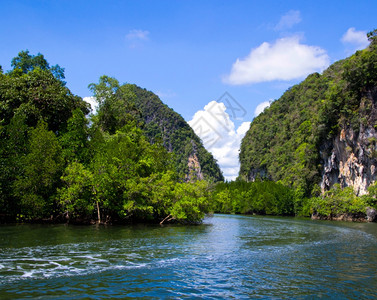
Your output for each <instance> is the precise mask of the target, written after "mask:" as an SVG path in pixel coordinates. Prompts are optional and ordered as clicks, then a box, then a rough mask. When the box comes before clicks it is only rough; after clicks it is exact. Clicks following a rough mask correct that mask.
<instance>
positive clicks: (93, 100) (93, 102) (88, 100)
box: [82, 97, 98, 114]
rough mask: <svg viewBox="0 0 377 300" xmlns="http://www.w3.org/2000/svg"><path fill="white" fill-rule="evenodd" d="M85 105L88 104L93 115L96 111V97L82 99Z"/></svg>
mask: <svg viewBox="0 0 377 300" xmlns="http://www.w3.org/2000/svg"><path fill="white" fill-rule="evenodd" d="M82 100H84V101H85V102H86V103H89V104H90V107H91V108H92V113H93V114H95V113H96V112H97V109H98V103H97V100H96V97H84V98H82Z"/></svg>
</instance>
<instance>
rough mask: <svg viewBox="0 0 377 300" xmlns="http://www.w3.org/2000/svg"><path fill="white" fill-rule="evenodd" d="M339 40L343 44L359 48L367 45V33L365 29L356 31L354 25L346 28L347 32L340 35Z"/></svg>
mask: <svg viewBox="0 0 377 300" xmlns="http://www.w3.org/2000/svg"><path fill="white" fill-rule="evenodd" d="M341 41H342V42H343V43H344V44H351V45H353V46H355V48H356V49H355V50H361V49H364V48H366V47H367V46H368V45H369V41H368V38H367V33H366V32H365V31H362V30H360V31H357V30H356V29H355V27H351V28H348V30H347V32H346V33H345V34H344V35H343V36H342V38H341Z"/></svg>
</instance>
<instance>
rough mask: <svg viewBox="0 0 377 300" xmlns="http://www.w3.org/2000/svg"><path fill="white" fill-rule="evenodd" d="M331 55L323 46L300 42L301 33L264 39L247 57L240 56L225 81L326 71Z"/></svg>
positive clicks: (283, 77)
mask: <svg viewBox="0 0 377 300" xmlns="http://www.w3.org/2000/svg"><path fill="white" fill-rule="evenodd" d="M328 65H329V56H328V55H327V53H326V51H325V50H324V49H322V48H320V47H316V46H309V45H304V44H301V43H300V38H299V37H298V36H292V37H287V38H282V39H278V40H277V41H276V42H275V43H274V44H270V43H267V42H264V43H263V44H261V45H260V46H259V47H257V48H255V49H252V50H251V52H250V54H249V55H248V56H247V57H246V58H244V59H237V60H236V62H235V63H234V64H233V66H232V70H231V72H230V75H229V76H227V77H225V78H224V82H225V83H228V84H232V85H241V84H250V83H257V82H266V81H273V80H292V79H299V78H303V77H305V76H307V75H309V74H310V73H313V72H316V71H322V70H323V69H325V68H326V67H327V66H328Z"/></svg>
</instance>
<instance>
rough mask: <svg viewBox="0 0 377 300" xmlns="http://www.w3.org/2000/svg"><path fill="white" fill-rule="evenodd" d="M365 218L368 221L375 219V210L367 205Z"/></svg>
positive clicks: (376, 215)
mask: <svg viewBox="0 0 377 300" xmlns="http://www.w3.org/2000/svg"><path fill="white" fill-rule="evenodd" d="M366 210H367V220H368V222H375V221H377V210H376V209H374V208H372V207H367V208H366Z"/></svg>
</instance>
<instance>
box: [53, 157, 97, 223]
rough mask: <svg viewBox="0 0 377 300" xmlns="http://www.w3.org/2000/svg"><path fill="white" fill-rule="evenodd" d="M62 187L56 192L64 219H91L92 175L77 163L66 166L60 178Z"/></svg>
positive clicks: (92, 206) (92, 209)
mask: <svg viewBox="0 0 377 300" xmlns="http://www.w3.org/2000/svg"><path fill="white" fill-rule="evenodd" d="M61 179H62V181H63V184H64V186H63V187H62V188H61V189H59V190H58V199H59V204H60V205H61V207H62V210H63V211H64V215H65V217H66V219H68V220H70V219H73V220H74V219H80V218H81V219H85V220H89V221H90V219H91V218H92V217H93V212H94V209H95V203H94V199H93V194H92V193H93V174H92V173H91V172H90V171H89V170H87V169H86V168H85V167H84V165H82V164H81V163H79V162H72V163H71V164H69V165H68V166H67V168H66V169H65V171H64V174H63V176H62V177H61Z"/></svg>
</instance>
